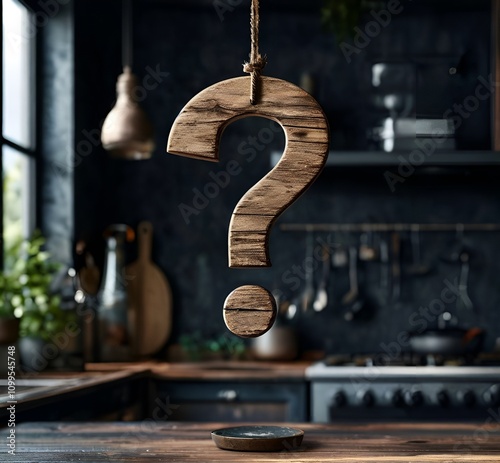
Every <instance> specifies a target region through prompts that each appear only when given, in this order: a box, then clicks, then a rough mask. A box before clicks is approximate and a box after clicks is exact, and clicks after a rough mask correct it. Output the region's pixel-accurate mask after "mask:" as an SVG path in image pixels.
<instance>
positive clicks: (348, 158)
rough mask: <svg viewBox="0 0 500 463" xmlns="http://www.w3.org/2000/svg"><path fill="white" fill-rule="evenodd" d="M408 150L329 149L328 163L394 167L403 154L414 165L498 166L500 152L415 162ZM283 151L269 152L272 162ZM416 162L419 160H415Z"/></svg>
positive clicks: (440, 154)
mask: <svg viewBox="0 0 500 463" xmlns="http://www.w3.org/2000/svg"><path fill="white" fill-rule="evenodd" d="M410 153H411V151H405V152H399V153H398V152H395V153H386V152H382V151H330V153H329V155H328V160H327V162H326V166H327V167H373V166H385V167H395V166H399V165H400V164H401V163H402V160H401V159H402V158H403V159H404V160H406V161H407V162H409V163H410V164H411V165H412V166H414V167H416V168H426V167H495V166H498V167H500V152H497V151H453V152H436V153H434V154H432V155H430V156H427V157H426V158H425V162H423V163H421V164H416V163H415V162H411V161H410V160H409V158H410ZM281 155H282V153H281V152H279V151H273V152H271V165H272V166H275V165H276V164H277V163H278V161H279V159H280V158H281ZM417 162H418V160H417Z"/></svg>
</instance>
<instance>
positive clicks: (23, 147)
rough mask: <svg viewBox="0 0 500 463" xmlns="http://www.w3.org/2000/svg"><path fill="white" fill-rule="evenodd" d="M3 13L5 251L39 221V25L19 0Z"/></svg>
mask: <svg viewBox="0 0 500 463" xmlns="http://www.w3.org/2000/svg"><path fill="white" fill-rule="evenodd" d="M2 18H3V20H2V60H1V66H2V137H1V142H2V147H1V148H2V149H1V165H2V178H3V188H2V211H3V212H2V214H1V217H0V220H1V225H2V227H1V229H2V236H3V252H4V253H5V251H6V250H8V249H10V248H11V247H12V246H13V244H14V243H16V242H17V241H19V239H22V238H28V237H29V236H30V235H31V233H32V232H33V229H34V225H35V191H36V190H35V162H36V158H35V149H36V146H35V140H36V138H35V110H36V107H35V78H34V77H35V39H36V29H35V24H34V18H33V13H32V11H31V10H30V9H29V8H28V7H27V6H26V5H24V4H23V3H22V2H21V1H19V0H3V2H2ZM4 255H5V254H4ZM7 262H8V261H5V263H7Z"/></svg>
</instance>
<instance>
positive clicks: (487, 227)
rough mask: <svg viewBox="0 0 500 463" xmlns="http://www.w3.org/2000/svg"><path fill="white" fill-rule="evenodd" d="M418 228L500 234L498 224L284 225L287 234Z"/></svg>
mask: <svg viewBox="0 0 500 463" xmlns="http://www.w3.org/2000/svg"><path fill="white" fill-rule="evenodd" d="M416 227H418V229H419V231H420V232H447V231H456V230H457V228H459V229H461V230H464V231H474V232H498V231H500V224H497V223H454V224H451V223H420V224H419V223H284V224H281V225H280V230H282V231H285V232H306V231H307V232H330V231H331V232H351V233H362V232H406V231H412V229H413V230H414V229H415V228H416Z"/></svg>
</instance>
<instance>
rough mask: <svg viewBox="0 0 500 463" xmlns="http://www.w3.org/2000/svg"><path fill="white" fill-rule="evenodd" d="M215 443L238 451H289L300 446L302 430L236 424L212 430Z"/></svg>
mask: <svg viewBox="0 0 500 463" xmlns="http://www.w3.org/2000/svg"><path fill="white" fill-rule="evenodd" d="M211 435H212V440H213V441H214V442H215V445H217V447H219V448H221V449H225V450H236V451H240V452H278V451H285V450H287V451H290V450H291V449H293V448H297V447H300V444H301V443H302V439H303V438H304V431H301V430H300V429H294V428H287V427H281V426H237V427H234V428H225V429H217V430H216V431H212V433H211Z"/></svg>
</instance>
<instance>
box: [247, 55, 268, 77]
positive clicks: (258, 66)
mask: <svg viewBox="0 0 500 463" xmlns="http://www.w3.org/2000/svg"><path fill="white" fill-rule="evenodd" d="M266 64H267V57H266V56H261V55H259V56H258V57H257V59H255V60H253V61H249V62H245V63H243V72H247V73H249V74H252V73H254V72H257V73H259V74H260V73H261V72H262V70H263V69H264V68H265V67H266Z"/></svg>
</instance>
